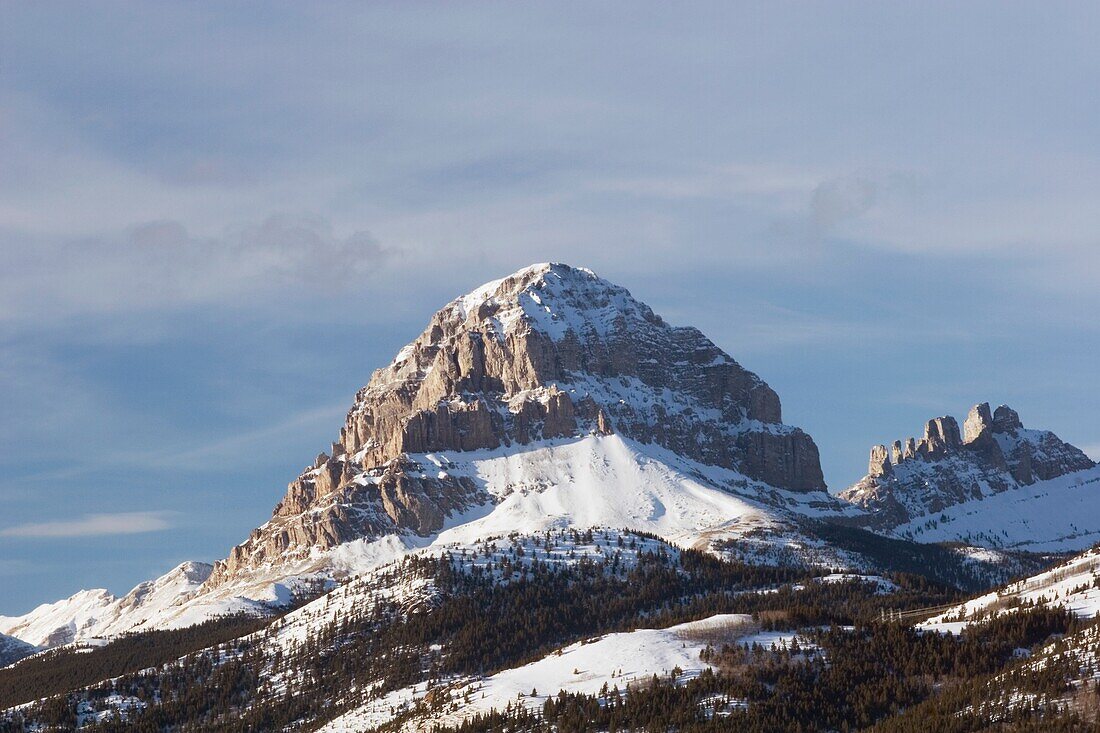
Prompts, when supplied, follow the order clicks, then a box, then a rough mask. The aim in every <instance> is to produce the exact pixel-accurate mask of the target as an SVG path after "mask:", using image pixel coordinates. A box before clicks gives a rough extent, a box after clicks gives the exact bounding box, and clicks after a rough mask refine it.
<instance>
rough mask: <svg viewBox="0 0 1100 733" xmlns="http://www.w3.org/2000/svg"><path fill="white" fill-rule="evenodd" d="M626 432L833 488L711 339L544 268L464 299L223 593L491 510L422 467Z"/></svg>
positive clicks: (574, 274) (434, 327) (261, 532)
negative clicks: (304, 563) (364, 544)
mask: <svg viewBox="0 0 1100 733" xmlns="http://www.w3.org/2000/svg"><path fill="white" fill-rule="evenodd" d="M611 433H617V434H620V435H622V436H625V437H628V438H631V439H634V440H637V441H640V442H643V443H655V444H658V445H660V446H663V447H665V448H667V449H669V450H671V451H674V452H676V453H677V454H680V455H682V456H685V457H688V458H691V459H693V460H696V461H699V462H702V463H705V464H710V465H715V466H721V467H724V468H729V469H732V470H735V471H738V472H740V473H741V474H743V475H744V476H746V477H747V479H749V480H753V481H758V482H762V483H764V484H768V485H770V486H773V487H777V488H781V489H787V490H791V491H797V492H810V491H815V490H820V489H823V488H824V487H825V483H824V480H823V478H822V473H821V467H820V464H819V459H818V451H817V447H816V445H815V444H814V442H813V440H812V439H811V438H810V437H809V436H808V435H807V434H805V433H804V432H802V431H801V430H799V429H797V428H793V427H789V426H787V425H784V424H783V423H782V414H781V409H780V403H779V397H778V396H777V395H776V393H775V392H774V391H773V390H772V389H771V388H770V387H769V386H768V385H767V384H766V383H765V382H764V381H763V380H761V379H760V378H759V377H757V376H756V375H755V374H753V373H752V372H749V371H747V370H746V369H744V368H743V367H741V366H740V365H739V364H738V363H737V362H735V361H734V360H733V359H731V358H730V357H729V356H727V355H726V354H725V353H723V352H722V350H721V349H719V348H718V347H717V346H715V345H714V344H713V343H712V342H711V341H710V340H709V339H707V338H706V337H705V336H704V335H703V334H702V333H700V332H699V331H698V330H697V329H694V328H683V327H672V326H669V325H668V324H667V323H665V322H664V321H663V320H662V319H661V318H660V317H659V316H657V315H656V314H654V312H653V311H652V310H651V309H650V308H649V307H648V306H646V305H645V304H643V303H640V302H638V301H637V300H635V299H634V298H633V297H631V295H630V293H629V292H627V291H626V290H625V289H623V288H621V287H618V286H616V285H613V284H611V283H609V282H607V281H605V280H602V279H600V278H599V277H597V276H596V275H595V274H593V273H592V272H591V271H589V270H585V269H581V268H574V267H570V266H568V265H561V264H544V265H536V266H532V267H529V268H526V269H524V270H520V271H519V272H517V273H515V274H513V275H511V276H509V277H506V278H504V279H501V280H497V281H494V282H491V283H488V284H486V285H484V286H482V287H480V288H478V289H477V290H475V291H473V292H472V293H470V294H468V295H465V296H463V297H461V298H458V299H456V300H454V301H452V302H451V303H449V304H448V305H447V306H445V307H444V308H443V309H442V310H440V311H439V312H437V313H436V314H435V315H434V316H433V317H432V319H431V321H430V322H429V324H428V327H427V328H426V329H425V330H424V332H423V333H422V334H421V335H420V336H419V337H418V338H417V339H416V340H415V341H413V342H412V343H411V344H409V345H408V346H406V347H405V348H404V349H402V350H401V351H400V353H398V355H397V357H396V358H395V359H394V361H393V362H392V363H391V364H390V365H389V366H387V367H385V368H384V369H380V370H378V371H377V372H375V373H374V375H373V376H372V377H371V380H370V383H369V384H368V385H367V386H366V387H364V388H363V389H362V390H360V391H359V393H358V394H357V395H356V398H355V403H354V405H353V406H352V408H351V410H350V411H349V412H348V415H347V419H346V421H345V423H344V426H343V428H342V429H341V430H340V434H339V438H338V440H337V441H335V442H334V443H333V444H332V447H331V450H330V451H329V452H327V453H322V454H321V455H319V456H318V457H317V460H316V461H315V462H314V463H313V464H312V465H311V466H310V467H309V468H308V469H307V470H306V471H305V472H304V473H303V474H302V475H301V476H299V477H298V478H297V479H295V480H294V481H293V482H291V484H290V486H289V488H288V490H287V494H286V496H285V497H284V499H283V500H282V501H281V502H280V503H279V505H278V506H277V507H276V509H275V512H274V515H273V517H272V518H271V520H270V521H269V522H268V523H267V524H265V525H264V526H262V527H260V528H258V529H257V530H255V531H254V532H253V533H252V535H251V536H250V537H249V538H248V540H247V541H246V542H245V543H243V544H242V545H240V546H238V547H236V548H234V550H233V551H232V553H231V554H230V556H229V557H228V558H227V559H226V560H225V561H223V562H221V563H219V564H218V565H217V566H216V567H215V571H214V574H213V576H212V578H211V580H210V582H209V584H210V585H217V584H218V583H221V582H223V581H224V580H225V579H226V578H229V577H232V576H233V575H234V574H236V573H238V572H242V571H247V570H249V569H255V568H259V567H262V566H264V565H267V564H278V563H281V562H286V561H289V560H299V559H302V558H304V557H307V556H308V555H309V554H310V553H312V552H315V551H317V550H318V549H320V550H325V549H329V548H332V547H335V546H337V545H339V544H342V543H346V542H349V541H352V540H356V539H360V538H371V537H378V536H380V535H383V534H386V533H393V532H398V533H413V534H418V535H428V534H430V533H433V532H436V531H438V530H439V529H440V528H441V527H442V526H443V524H444V522H445V520H446V518H447V517H449V516H452V515H453V514H454V513H456V512H459V511H461V510H463V509H466V508H468V507H471V506H474V505H477V504H480V503H484V502H486V501H488V499H489V498H488V497H487V496H485V495H484V494H483V493H481V491H480V489H479V487H478V485H477V484H476V483H475V482H474V481H473V480H471V479H470V478H455V477H451V476H448V475H447V474H446V472H439V471H437V472H435V473H431V472H428V473H425V472H424V471H423V469H422V467H421V465H420V463H419V462H418V460H417V458H416V456H417V455H421V454H426V453H432V452H438V451H471V450H494V449H499V450H508V451H518V450H523V449H524V446H528V445H531V444H535V443H538V442H540V441H548V440H556V439H557V440H561V439H570V438H573V437H575V436H583V435H588V434H603V435H607V434H611Z"/></svg>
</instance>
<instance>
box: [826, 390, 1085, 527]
mask: <svg viewBox="0 0 1100 733" xmlns="http://www.w3.org/2000/svg"><path fill="white" fill-rule="evenodd" d="M1094 465H1095V464H1094V463H1093V461H1092V460H1091V459H1090V458H1089V457H1088V456H1086V455H1085V454H1084V453H1083V452H1082V451H1080V450H1079V449H1077V448H1076V447H1074V446H1072V445H1070V444H1069V443H1065V442H1063V441H1062V440H1061V439H1059V438H1058V436H1056V435H1055V434H1054V433H1052V432H1049V431H1044V430H1025V429H1024V427H1023V424H1022V423H1021V422H1020V416H1019V415H1018V414H1017V413H1016V411H1015V410H1013V409H1012V408H1010V407H1008V406H1006V405H1001V406H1000V407H998V408H997V409H996V410H992V411H991V410H990V407H989V403H988V402H982V403H980V404H977V405H974V407H972V408H971V409H970V412H969V414H968V415H967V418H966V420H965V422H964V423H963V431H962V435H961V436H960V433H959V426H958V423H957V422H956V421H955V418H953V417H951V416H949V415H945V416H943V417H937V418H934V419H932V420H929V421H928V422H927V424H926V425H925V428H924V436H923V437H922V438H921V439H920V440H919V441H917V440H914V439H913V438H907V439H906V440H905V442H904V444H902V442H901V441H900V440H897V441H894V442H893V444H892V447H891V449H890V450H889V451H888V450H887V449H886V447H885V446H884V445H876V446H874V447H873V448H871V456H870V461H869V466H868V471H867V475H866V476H865V477H864V478H863V479H861V480H860V481H858V482H857V483H855V484H853V485H852V486H850V487H849V488H847V489H845V490H844V491H843V492H841V494H840V496H841V497H842V498H845V499H848V500H849V501H852V502H854V503H856V504H859V505H861V506H863V507H864V508H865V509H868V510H870V511H871V512H872V513H873V522H875V523H877V524H878V525H879V526H891V525H897V524H902V523H904V522H906V521H909V519H911V518H912V517H914V516H917V515H919V514H922V513H935V512H939V511H941V510H942V509H943V508H944V507H946V506H950V505H952V504H956V503H959V502H962V501H967V500H969V499H974V498H980V497H982V496H984V495H985V494H986V493H987V492H990V491H992V492H999V491H1005V490H1007V489H1010V488H1013V487H1017V486H1026V485H1029V484H1032V483H1034V482H1035V481H1038V480H1047V479H1051V478H1055V477H1057V476H1061V475H1064V474H1066V473H1071V472H1073V471H1081V470H1085V469H1088V468H1092V467H1093V466H1094Z"/></svg>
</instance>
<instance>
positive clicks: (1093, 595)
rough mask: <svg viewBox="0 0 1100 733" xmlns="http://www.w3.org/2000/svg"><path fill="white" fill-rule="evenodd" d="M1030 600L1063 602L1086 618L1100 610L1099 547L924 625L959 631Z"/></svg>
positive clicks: (1050, 602)
mask: <svg viewBox="0 0 1100 733" xmlns="http://www.w3.org/2000/svg"><path fill="white" fill-rule="evenodd" d="M1031 604H1047V605H1051V606H1064V607H1065V608H1067V609H1068V610H1069V611H1071V612H1072V613H1074V614H1075V615H1077V616H1080V617H1083V618H1092V617H1094V616H1096V614H1098V613H1100V549H1092V550H1089V551H1087V552H1084V553H1082V554H1080V555H1078V556H1076V557H1074V558H1073V559H1071V560H1069V561H1068V562H1065V563H1063V564H1061V565H1058V566H1056V567H1053V568H1051V569H1050V570H1047V571H1046V572H1043V573H1039V574H1038V575H1034V576H1032V577H1030V578H1025V579H1024V580H1020V581H1017V582H1015V583H1011V584H1009V585H1007V586H1005V587H1004V588H1001V589H1000V590H997V591H994V592H992V593H986V594H985V595H981V596H978V597H977V598H973V599H971V600H969V601H967V602H966V603H961V604H959V605H958V606H956V607H954V608H952V609H950V610H948V611H946V612H944V613H942V614H940V615H938V616H935V617H934V618H931V619H929V620H928V621H926V622H924V623H923V624H921V628H926V629H934V630H938V631H958V630H960V629H962V628H963V627H965V626H967V625H968V624H970V623H973V622H974V621H979V620H982V619H986V618H989V617H990V616H993V615H996V614H1001V613H1010V612H1012V611H1014V610H1016V609H1019V608H1021V607H1022V606H1025V605H1031Z"/></svg>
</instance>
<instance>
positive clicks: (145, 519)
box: [0, 511, 172, 539]
mask: <svg viewBox="0 0 1100 733" xmlns="http://www.w3.org/2000/svg"><path fill="white" fill-rule="evenodd" d="M168 515H169V513H168V512H160V511H152V512H115V513H110V514H85V515H84V516H83V517H80V518H77V519H63V520H58V521H55V522H36V523H30V524H19V525H16V526H14V527H7V528H5V529H2V530H0V537H26V538H39V539H46V538H49V539H59V538H75V537H107V536H111V535H126V534H144V533H146V532H159V531H161V530H165V529H169V528H170V527H171V526H172V525H171V523H170V522H169V521H168Z"/></svg>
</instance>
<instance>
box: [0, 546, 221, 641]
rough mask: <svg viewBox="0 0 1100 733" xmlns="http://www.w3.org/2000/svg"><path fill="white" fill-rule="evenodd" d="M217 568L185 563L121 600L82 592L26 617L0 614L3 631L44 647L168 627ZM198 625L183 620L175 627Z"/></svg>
mask: <svg viewBox="0 0 1100 733" xmlns="http://www.w3.org/2000/svg"><path fill="white" fill-rule="evenodd" d="M211 569H212V566H210V565H208V564H206V563H197V562H185V563H182V564H180V565H178V566H177V567H175V568H173V569H172V570H171V571H169V572H168V573H166V574H165V575H163V576H161V577H160V578H157V579H156V580H148V581H145V582H143V583H140V584H138V585H137V586H136V587H135V588H134V589H133V590H131V591H130V592H129V593H127V594H126V595H125V596H123V597H122V598H116V597H115V596H113V595H111V594H110V593H109V592H107V591H106V590H103V589H96V590H83V591H80V592H78V593H75V594H74V595H72V596H70V597H69V598H66V599H64V600H61V601H57V602H55V603H45V604H42V605H41V606H38V607H37V608H35V609H34V610H32V611H30V612H29V613H26V614H24V615H22V616H0V633H3V634H7V635H8V636H13V637H15V638H17V639H21V640H22V641H24V642H27V643H29V644H33V645H34V646H40V647H54V646H59V645H61V644H68V643H70V642H73V641H86V640H88V639H93V638H101V637H110V636H116V635H118V634H123V633H126V632H129V631H134V630H138V629H141V628H165V627H166V626H169V625H171V624H170V623H169V619H170V617H172V616H173V615H174V612H175V611H176V610H178V609H179V608H180V606H181V604H182V603H183V602H185V601H186V600H187V599H188V598H190V597H191V596H192V595H193V594H194V593H195V591H197V590H198V588H199V587H200V586H201V585H202V584H203V582H204V581H205V580H206V579H207V578H208V577H209V576H210V571H211ZM189 623H195V621H190V619H183V620H182V621H181V622H179V623H177V624H176V625H188V624H189Z"/></svg>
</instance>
